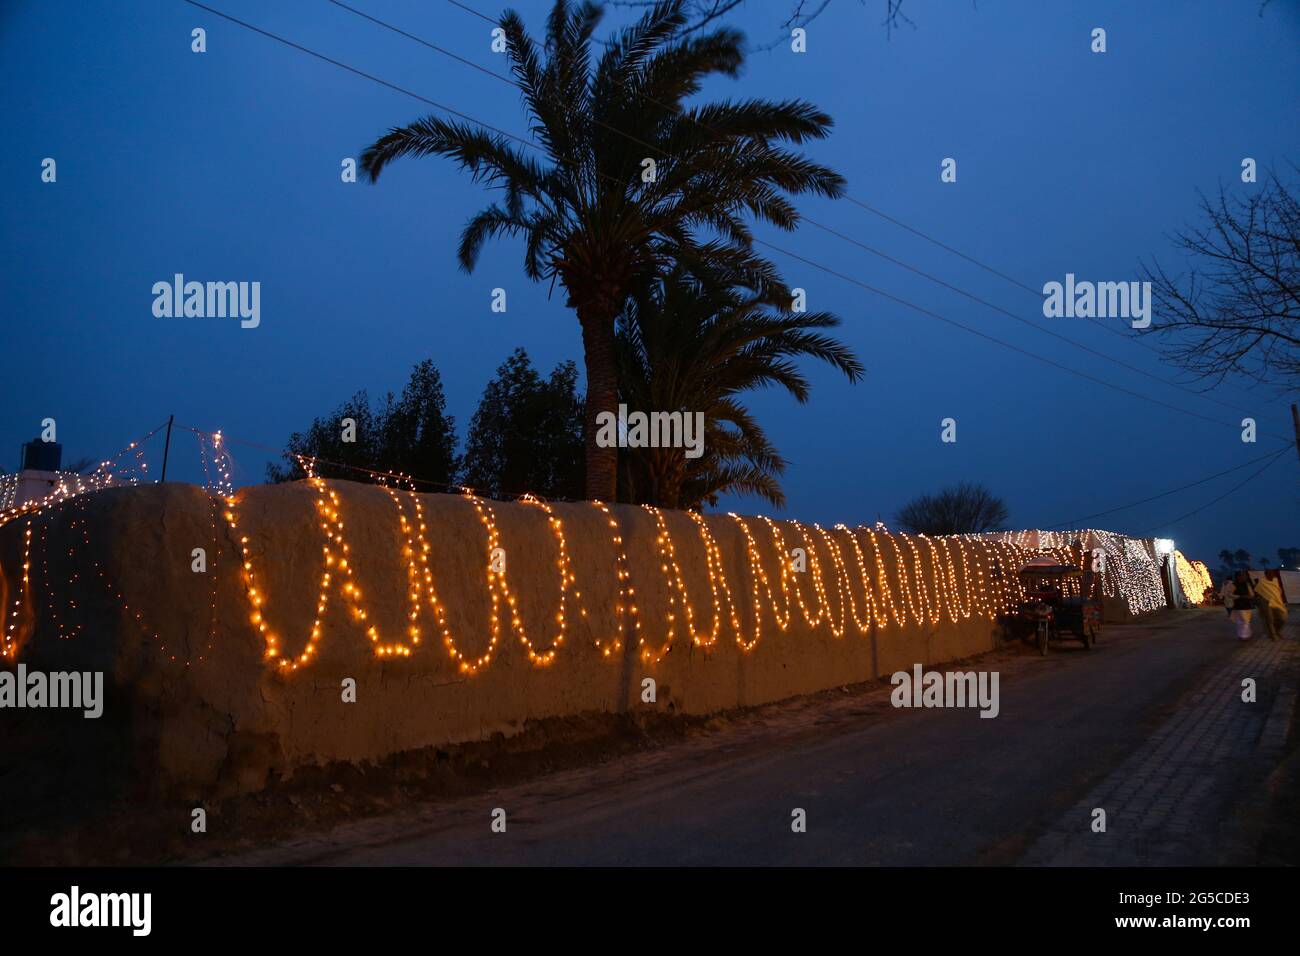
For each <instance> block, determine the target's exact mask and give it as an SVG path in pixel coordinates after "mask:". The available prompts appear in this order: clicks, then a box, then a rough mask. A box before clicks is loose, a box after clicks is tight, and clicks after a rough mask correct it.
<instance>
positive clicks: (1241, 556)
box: [1232, 548, 1250, 570]
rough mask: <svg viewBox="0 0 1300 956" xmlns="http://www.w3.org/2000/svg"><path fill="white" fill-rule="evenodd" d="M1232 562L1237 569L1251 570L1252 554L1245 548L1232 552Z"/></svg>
mask: <svg viewBox="0 0 1300 956" xmlns="http://www.w3.org/2000/svg"><path fill="white" fill-rule="evenodd" d="M1232 560H1233V563H1234V564H1235V565H1236V566H1237V567H1239V568H1244V569H1246V570H1249V569H1250V552H1249V551H1247V550H1246V549H1245V548H1238V549H1237V550H1236V551H1234V552H1232Z"/></svg>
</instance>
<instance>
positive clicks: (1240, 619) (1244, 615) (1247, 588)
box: [1223, 571, 1255, 641]
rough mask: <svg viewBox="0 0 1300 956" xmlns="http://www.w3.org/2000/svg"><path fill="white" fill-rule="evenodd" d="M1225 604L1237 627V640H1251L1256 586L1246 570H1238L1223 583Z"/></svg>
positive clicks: (1230, 617)
mask: <svg viewBox="0 0 1300 956" xmlns="http://www.w3.org/2000/svg"><path fill="white" fill-rule="evenodd" d="M1223 606H1224V608H1225V609H1226V610H1227V612H1228V618H1229V620H1231V621H1232V624H1233V627H1234V628H1236V632H1237V640H1239V641H1248V640H1250V616H1251V612H1253V611H1254V610H1255V587H1254V585H1252V584H1251V583H1250V575H1249V574H1247V573H1246V572H1245V571H1238V572H1237V573H1236V574H1234V575H1233V576H1232V580H1231V581H1228V582H1227V583H1225V584H1224V585H1223Z"/></svg>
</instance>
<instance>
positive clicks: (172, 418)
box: [158, 405, 1295, 485]
mask: <svg viewBox="0 0 1300 956" xmlns="http://www.w3.org/2000/svg"><path fill="white" fill-rule="evenodd" d="M1291 410H1292V411H1295V406H1294V405H1292V406H1291ZM175 420H176V416H175V415H168V416H167V440H166V441H164V442H163V466H162V474H161V475H160V476H159V477H158V484H160V485H161V484H162V483H163V482H164V481H166V480H167V452H168V451H170V450H171V447H172V422H173V421H175Z"/></svg>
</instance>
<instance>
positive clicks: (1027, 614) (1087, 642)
mask: <svg viewBox="0 0 1300 956" xmlns="http://www.w3.org/2000/svg"><path fill="white" fill-rule="evenodd" d="M1020 580H1021V582H1022V583H1023V584H1024V587H1025V600H1024V602H1023V603H1022V604H1020V605H1019V607H1017V608H1016V609H1015V610H1014V611H1012V612H1011V618H1012V627H1013V629H1014V630H1016V631H1018V632H1020V633H1021V634H1023V635H1025V636H1028V635H1029V634H1032V635H1033V639H1034V641H1035V643H1036V645H1037V647H1038V652H1039V653H1040V654H1042V655H1044V656H1046V654H1047V648H1048V645H1049V644H1050V643H1051V642H1052V641H1059V640H1061V636H1062V634H1063V633H1066V632H1068V633H1069V634H1071V635H1072V636H1073V637H1074V638H1075V639H1077V640H1080V641H1082V642H1083V647H1084V649H1085V650H1089V651H1090V650H1092V649H1093V647H1094V646H1095V645H1096V643H1097V637H1098V635H1099V634H1100V632H1101V600H1100V597H1099V596H1097V595H1096V594H1095V593H1094V586H1093V575H1092V573H1091V572H1085V571H1083V570H1082V569H1081V568H1076V567H1074V566H1073V565H1069V564H1061V563H1059V562H1058V561H1057V560H1056V559H1055V558H1053V557H1051V556H1049V555H1040V556H1038V557H1035V558H1031V559H1030V560H1029V561H1028V562H1026V564H1025V565H1024V567H1022V568H1021V569H1020Z"/></svg>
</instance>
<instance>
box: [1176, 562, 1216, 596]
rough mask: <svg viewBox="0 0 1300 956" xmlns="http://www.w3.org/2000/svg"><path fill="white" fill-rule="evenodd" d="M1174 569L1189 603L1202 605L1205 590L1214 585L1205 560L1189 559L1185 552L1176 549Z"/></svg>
mask: <svg viewBox="0 0 1300 956" xmlns="http://www.w3.org/2000/svg"><path fill="white" fill-rule="evenodd" d="M1174 570H1175V571H1176V572H1177V573H1178V586H1179V588H1181V589H1182V592H1183V596H1184V597H1185V598H1187V603H1188V604H1190V605H1192V606H1193V607H1200V606H1201V605H1203V604H1204V603H1205V591H1206V589H1207V588H1213V587H1214V581H1213V579H1212V578H1211V577H1210V569H1209V568H1208V567H1206V565H1205V562H1204V561H1189V560H1188V558H1187V556H1186V555H1185V554H1183V552H1181V551H1178V550H1175V551H1174Z"/></svg>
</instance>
